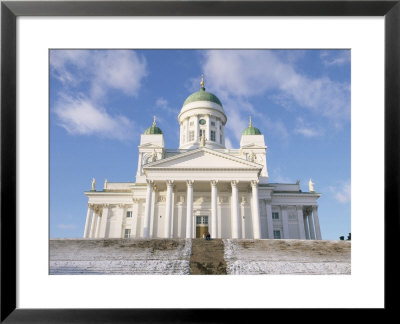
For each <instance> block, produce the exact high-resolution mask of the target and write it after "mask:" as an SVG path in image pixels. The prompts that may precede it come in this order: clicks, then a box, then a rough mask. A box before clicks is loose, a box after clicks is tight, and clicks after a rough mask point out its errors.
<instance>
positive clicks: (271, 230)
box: [265, 199, 274, 239]
mask: <svg viewBox="0 0 400 324" xmlns="http://www.w3.org/2000/svg"><path fill="white" fill-rule="evenodd" d="M271 202H272V201H271V199H265V209H266V211H267V226H268V238H269V239H273V238H274V224H273V222H272V204H271Z"/></svg>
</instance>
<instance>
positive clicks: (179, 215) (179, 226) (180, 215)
mask: <svg viewBox="0 0 400 324" xmlns="http://www.w3.org/2000/svg"><path fill="white" fill-rule="evenodd" d="M183 198H184V197H183V196H179V202H178V204H177V207H178V215H177V218H178V219H177V225H178V228H177V235H178V238H182V237H183V233H182V208H183V203H184V199H183Z"/></svg>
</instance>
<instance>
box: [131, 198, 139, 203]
mask: <svg viewBox="0 0 400 324" xmlns="http://www.w3.org/2000/svg"><path fill="white" fill-rule="evenodd" d="M132 201H133V202H134V203H138V202H139V201H140V199H138V198H132Z"/></svg>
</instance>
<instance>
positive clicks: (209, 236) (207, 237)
mask: <svg viewBox="0 0 400 324" xmlns="http://www.w3.org/2000/svg"><path fill="white" fill-rule="evenodd" d="M206 239H207V240H208V241H210V240H211V235H210V233H209V232H207V234H206Z"/></svg>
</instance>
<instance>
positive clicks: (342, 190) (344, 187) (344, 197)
mask: <svg viewBox="0 0 400 324" xmlns="http://www.w3.org/2000/svg"><path fill="white" fill-rule="evenodd" d="M329 190H330V191H331V193H332V194H333V197H334V198H335V199H336V200H337V201H338V202H340V203H342V204H346V203H349V202H350V201H351V184H350V180H349V181H346V182H344V183H342V184H341V185H340V186H337V187H329Z"/></svg>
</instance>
